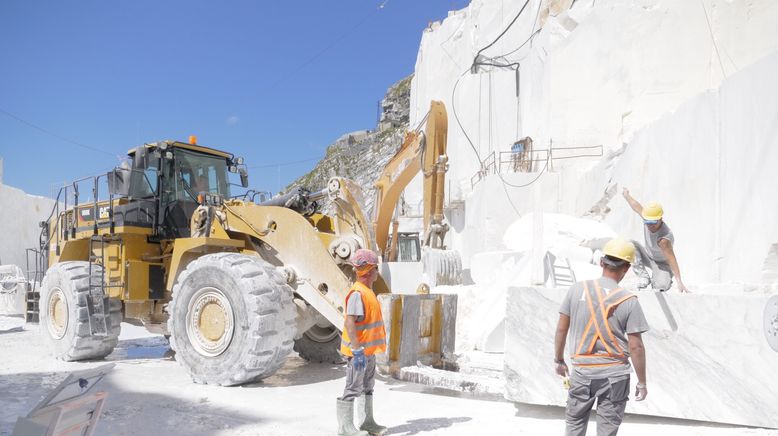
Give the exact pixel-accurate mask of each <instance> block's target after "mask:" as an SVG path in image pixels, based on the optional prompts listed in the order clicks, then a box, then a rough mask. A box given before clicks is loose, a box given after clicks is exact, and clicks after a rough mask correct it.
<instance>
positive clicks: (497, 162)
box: [470, 145, 603, 188]
mask: <svg viewBox="0 0 778 436" xmlns="http://www.w3.org/2000/svg"><path fill="white" fill-rule="evenodd" d="M601 156H603V146H602V145H594V146H586V147H564V148H553V147H550V148H547V149H540V150H535V149H530V150H527V151H521V152H515V151H500V152H497V153H496V154H495V152H492V153H490V154H489V155H488V156H487V157H486V158H485V159H484V160H483V162H482V164H481V169H479V170H478V171H476V173H475V174H473V176H472V177H470V187H471V188H474V187H475V185H477V184H478V182H480V181H481V180H483V179H485V178H486V177H487V176H488V175H490V174H498V173H499V174H505V173H517V172H527V173H531V172H535V171H536V170H537V168H538V165H537V163H538V162H548V165H549V169H552V170H553V168H554V161H555V160H557V161H558V160H564V159H580V158H591V157H601Z"/></svg>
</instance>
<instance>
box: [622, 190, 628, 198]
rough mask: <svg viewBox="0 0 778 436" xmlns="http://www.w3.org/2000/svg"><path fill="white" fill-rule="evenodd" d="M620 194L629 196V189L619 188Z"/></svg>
mask: <svg viewBox="0 0 778 436" xmlns="http://www.w3.org/2000/svg"><path fill="white" fill-rule="evenodd" d="M621 195H623V196H624V198H629V189H627V188H624V189H622V190H621Z"/></svg>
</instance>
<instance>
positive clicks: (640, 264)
mask: <svg viewBox="0 0 778 436" xmlns="http://www.w3.org/2000/svg"><path fill="white" fill-rule="evenodd" d="M632 242H633V243H634V244H635V249H636V253H635V254H636V259H635V263H634V265H632V267H633V269H634V271H635V274H637V275H638V276H639V277H646V278H648V279H649V280H650V283H651V287H652V288H653V289H657V290H660V291H666V290H668V289H670V286H672V285H673V271H672V269H670V265H669V264H667V263H665V262H657V261H655V260H654V259H651V256H649V255H648V252H647V251H646V249H645V248H644V247H643V246H642V245H640V243H639V242H637V241H632ZM648 270H651V274H650V275H649V273H648Z"/></svg>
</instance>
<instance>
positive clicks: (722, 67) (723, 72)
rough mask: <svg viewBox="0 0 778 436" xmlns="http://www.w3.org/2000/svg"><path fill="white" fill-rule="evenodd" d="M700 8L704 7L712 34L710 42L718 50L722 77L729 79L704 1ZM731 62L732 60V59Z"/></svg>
mask: <svg viewBox="0 0 778 436" xmlns="http://www.w3.org/2000/svg"><path fill="white" fill-rule="evenodd" d="M700 6H702V11H703V12H704V13H705V22H706V23H708V31H709V32H710V40H711V42H713V48H715V49H716V57H717V58H718V59H719V66H720V67H721V75H722V76H724V78H725V79H726V78H727V73H726V72H725V71H724V64H723V63H722V62H721V53H719V46H718V44H716V38H715V37H714V36H713V28H712V27H711V25H710V18H708V10H707V9H706V8H705V3H703V1H702V0H700ZM730 60H731V59H730Z"/></svg>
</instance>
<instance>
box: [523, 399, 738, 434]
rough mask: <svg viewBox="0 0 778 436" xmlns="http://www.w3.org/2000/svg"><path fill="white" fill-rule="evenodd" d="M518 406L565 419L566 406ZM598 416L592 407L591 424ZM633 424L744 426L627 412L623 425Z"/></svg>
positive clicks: (526, 412) (530, 413)
mask: <svg viewBox="0 0 778 436" xmlns="http://www.w3.org/2000/svg"><path fill="white" fill-rule="evenodd" d="M513 405H514V407H516V415H515V416H518V417H521V418H533V419H548V420H560V421H564V420H565V408H564V407H561V406H542V405H537V404H526V403H513ZM596 417H597V410H596V408H592V411H591V414H590V415H589V421H590V422H589V424H590V426H592V425H594V423H595V420H596ZM630 423H633V424H652V425H679V426H689V427H712V428H744V427H743V426H739V425H734V424H722V423H716V422H706V421H693V420H690V419H680V418H669V417H664V416H650V415H635V414H631V413H627V414H625V415H624V421H623V423H622V425H624V424H626V425H629V424H630Z"/></svg>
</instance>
